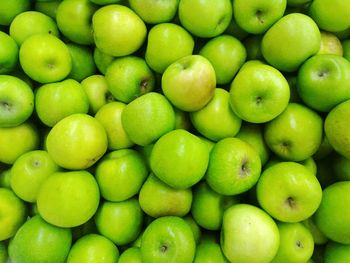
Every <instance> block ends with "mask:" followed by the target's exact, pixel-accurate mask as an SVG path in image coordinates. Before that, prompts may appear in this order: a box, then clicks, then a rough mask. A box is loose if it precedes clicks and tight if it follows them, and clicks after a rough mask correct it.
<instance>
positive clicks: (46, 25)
mask: <svg viewBox="0 0 350 263" xmlns="http://www.w3.org/2000/svg"><path fill="white" fill-rule="evenodd" d="M9 32H10V36H11V37H12V38H13V39H14V40H15V41H16V43H17V44H18V46H21V45H22V43H23V42H24V40H26V39H27V38H28V37H30V36H32V35H35V34H45V33H46V34H51V35H53V36H56V37H59V35H60V33H59V31H58V28H57V25H56V23H55V21H54V20H53V19H52V18H51V17H49V16H47V15H45V14H43V13H40V12H38V11H27V12H23V13H20V14H19V15H17V16H16V17H15V19H13V21H12V22H11V25H10V28H9Z"/></svg>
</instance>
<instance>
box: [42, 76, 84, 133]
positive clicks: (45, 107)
mask: <svg viewBox="0 0 350 263" xmlns="http://www.w3.org/2000/svg"><path fill="white" fill-rule="evenodd" d="M35 110H36V113H37V114H38V117H39V119H40V120H41V121H42V122H43V123H44V124H45V125H46V126H49V127H53V126H54V125H55V124H56V123H58V122H59V121H60V120H62V119H64V118H65V117H67V116H69V115H72V114H75V113H88V111H89V100H88V98H87V95H86V93H85V91H84V89H83V87H82V85H81V84H80V83H79V82H77V81H76V80H74V79H65V80H63V81H60V82H54V83H49V84H44V85H42V86H41V87H39V88H38V89H37V90H36V93H35Z"/></svg>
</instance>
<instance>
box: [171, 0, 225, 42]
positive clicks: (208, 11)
mask: <svg viewBox="0 0 350 263" xmlns="http://www.w3.org/2000/svg"><path fill="white" fill-rule="evenodd" d="M178 15H179V19H180V22H181V25H182V26H183V27H184V28H186V29H187V30H188V31H190V32H191V33H192V34H193V35H195V36H197V37H207V38H210V37H215V36H218V35H220V34H221V33H223V32H224V31H225V30H226V28H227V27H228V25H229V23H230V22H231V18H232V4H231V1H230V0H216V1H211V0H181V1H180V3H179V9H178Z"/></svg>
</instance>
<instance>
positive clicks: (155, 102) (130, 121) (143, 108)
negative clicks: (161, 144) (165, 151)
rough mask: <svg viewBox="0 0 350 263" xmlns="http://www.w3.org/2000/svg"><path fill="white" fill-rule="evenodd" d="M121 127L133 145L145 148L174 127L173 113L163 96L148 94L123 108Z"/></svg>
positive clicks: (154, 93)
mask: <svg viewBox="0 0 350 263" xmlns="http://www.w3.org/2000/svg"><path fill="white" fill-rule="evenodd" d="M121 118H122V125H123V127H124V129H125V132H126V134H127V135H128V136H129V138H130V139H131V141H133V142H134V143H136V144H138V145H141V146H145V145H148V144H151V143H152V142H154V141H155V140H157V139H158V138H159V137H161V136H162V135H163V134H165V133H167V132H169V131H171V130H173V129H174V127H175V113H174V110H173V107H172V106H171V104H170V102H169V101H168V100H167V98H166V97H165V96H163V95H162V94H160V93H156V92H149V93H147V94H145V95H143V96H141V97H138V98H136V99H135V100H133V101H132V102H130V103H129V104H128V105H126V106H125V108H124V109H123V112H122V116H121Z"/></svg>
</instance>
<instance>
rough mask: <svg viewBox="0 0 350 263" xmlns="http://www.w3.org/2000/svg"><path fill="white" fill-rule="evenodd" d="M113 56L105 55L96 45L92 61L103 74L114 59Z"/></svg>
mask: <svg viewBox="0 0 350 263" xmlns="http://www.w3.org/2000/svg"><path fill="white" fill-rule="evenodd" d="M114 59H115V57H113V56H110V55H107V54H105V53H103V52H102V51H101V50H99V49H98V48H97V47H95V49H94V61H95V64H96V67H97V68H98V70H99V71H100V72H101V73H102V74H103V75H105V74H106V72H107V68H108V66H109V65H110V64H112V62H113V61H114Z"/></svg>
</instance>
